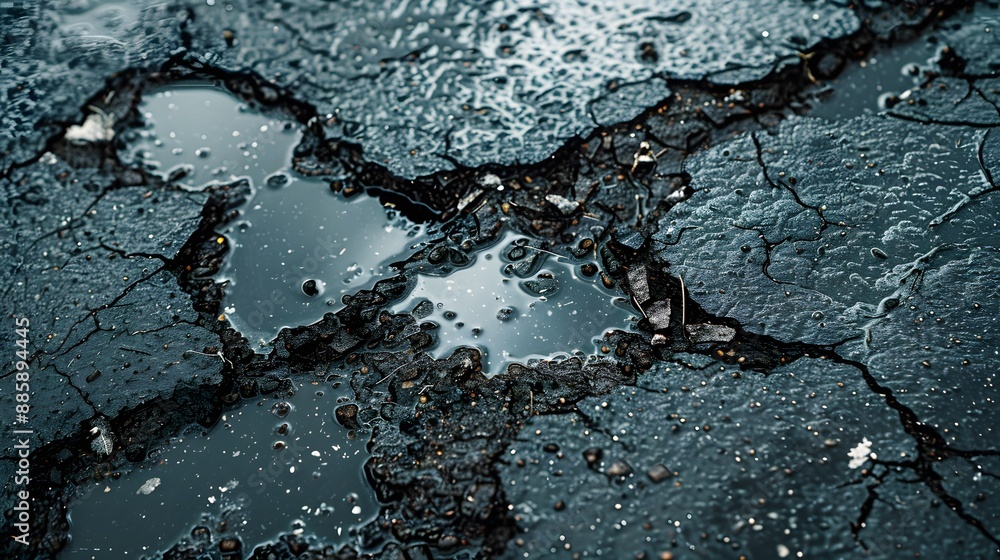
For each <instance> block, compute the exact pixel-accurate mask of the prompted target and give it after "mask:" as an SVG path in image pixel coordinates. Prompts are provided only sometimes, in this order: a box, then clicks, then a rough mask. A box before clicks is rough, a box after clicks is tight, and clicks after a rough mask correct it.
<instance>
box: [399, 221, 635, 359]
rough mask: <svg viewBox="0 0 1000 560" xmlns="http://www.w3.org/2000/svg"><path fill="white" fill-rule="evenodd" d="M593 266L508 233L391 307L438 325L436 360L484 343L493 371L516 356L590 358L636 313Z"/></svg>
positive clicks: (426, 279)
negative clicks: (605, 338) (469, 261)
mask: <svg viewBox="0 0 1000 560" xmlns="http://www.w3.org/2000/svg"><path fill="white" fill-rule="evenodd" d="M591 267H593V265H592V264H590V263H587V262H585V261H581V260H577V259H574V258H572V257H568V256H560V255H557V254H553V253H550V252H548V251H545V250H542V249H539V248H536V247H533V246H531V245H530V243H529V242H528V240H527V239H526V238H524V237H523V236H520V235H518V234H515V233H507V234H506V235H505V236H503V237H502V238H501V239H500V241H498V242H497V243H496V244H495V245H493V246H492V247H490V248H488V249H486V250H484V251H482V252H481V253H479V254H478V255H476V257H475V261H474V262H473V263H472V265H471V266H468V267H467V268H463V269H460V270H456V271H454V272H452V273H451V274H448V275H447V276H431V275H420V276H419V277H418V280H417V285H416V287H415V288H414V289H413V291H412V292H411V293H410V295H409V297H408V298H407V299H406V300H405V301H403V302H401V303H399V304H397V305H396V306H395V307H394V309H393V311H394V312H395V313H404V312H412V313H413V314H414V315H415V316H417V317H418V318H424V319H426V320H430V321H433V322H435V323H437V325H438V328H437V329H436V330H435V332H436V336H437V343H436V344H435V346H433V347H432V348H431V349H430V353H431V354H432V355H433V356H435V357H436V358H440V357H443V356H445V355H447V354H450V353H451V352H452V351H453V350H454V349H455V348H458V347H459V346H474V347H477V348H479V349H480V350H481V351H482V352H483V368H484V370H485V372H486V373H487V374H490V375H495V374H498V373H501V372H502V371H504V370H505V369H506V367H507V365H508V364H510V363H514V362H521V363H525V362H529V361H531V360H539V359H547V358H551V357H556V356H560V355H561V356H569V355H578V356H581V357H586V356H587V355H590V354H594V353H595V352H596V351H597V348H598V347H599V346H600V344H599V340H598V339H599V338H600V337H601V335H602V334H603V333H604V332H606V331H608V330H611V329H622V330H627V329H628V328H629V327H630V326H631V325H632V323H633V320H634V319H635V312H634V311H633V309H632V307H631V306H630V305H629V303H628V301H627V300H626V299H625V298H623V297H621V294H619V293H618V292H616V291H613V290H611V289H608V288H605V287H604V286H603V285H602V284H601V279H600V275H599V274H597V273H596V267H594V268H593V269H591Z"/></svg>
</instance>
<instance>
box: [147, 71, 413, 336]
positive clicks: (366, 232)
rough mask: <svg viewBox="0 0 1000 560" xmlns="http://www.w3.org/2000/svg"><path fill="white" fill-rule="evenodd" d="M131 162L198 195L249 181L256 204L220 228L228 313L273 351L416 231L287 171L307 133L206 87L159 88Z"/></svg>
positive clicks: (368, 202)
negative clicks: (278, 340)
mask: <svg viewBox="0 0 1000 560" xmlns="http://www.w3.org/2000/svg"><path fill="white" fill-rule="evenodd" d="M140 110H141V111H142V113H143V115H144V119H145V121H146V122H147V126H146V128H145V129H144V130H142V131H140V132H139V133H138V134H137V135H136V136H137V137H136V138H135V142H134V143H133V145H134V148H133V149H132V152H131V153H132V154H133V157H134V158H135V159H136V160H137V161H141V162H142V163H143V164H145V165H146V166H148V167H149V168H151V169H155V170H157V171H158V172H161V173H163V174H164V176H165V177H172V178H173V179H174V180H175V181H176V182H178V183H181V184H184V185H186V186H188V187H191V188H202V187H204V186H207V185H208V184H211V183H215V182H230V181H232V180H234V179H237V178H245V179H247V180H248V181H249V182H250V183H251V185H252V186H253V187H254V194H253V197H252V198H251V200H250V201H249V202H247V204H245V205H244V207H243V208H242V209H241V214H242V215H241V217H240V218H239V219H237V220H236V221H235V222H233V224H232V225H231V226H230V227H228V228H227V229H226V230H224V231H223V232H222V233H223V234H224V235H226V236H227V237H229V239H230V241H231V246H232V251H231V253H230V255H229V256H228V258H227V259H226V263H225V265H224V268H223V270H222V271H221V272H220V274H219V276H218V280H219V281H225V282H227V283H228V284H227V286H226V296H225V298H224V299H223V312H224V313H225V315H226V316H227V317H228V318H229V320H230V321H231V322H232V324H233V326H234V327H235V328H236V329H237V330H238V331H240V332H241V333H242V334H243V335H244V336H246V337H247V338H248V339H250V341H251V343H252V346H253V347H254V348H256V349H258V350H262V351H266V349H267V343H268V342H270V341H271V340H273V339H274V337H275V336H277V334H278V332H279V331H280V330H281V329H282V328H283V327H293V326H297V325H305V324H309V323H313V322H315V321H317V320H319V319H321V318H322V317H323V314H324V313H327V312H329V311H335V310H336V309H338V308H339V306H340V303H341V297H342V296H343V295H345V294H347V293H352V292H356V291H358V290H359V289H362V288H364V287H370V286H371V285H372V284H373V283H374V281H375V280H376V279H377V278H379V277H380V276H381V275H383V274H384V273H385V272H386V271H387V270H388V265H389V263H391V262H392V261H394V260H399V259H400V258H402V257H405V254H406V251H407V249H408V248H409V247H410V246H411V245H412V244H413V243H414V238H415V237H416V236H417V235H418V234H419V232H420V231H421V228H420V227H419V226H417V225H415V224H413V223H412V222H410V221H409V220H407V219H406V218H404V217H402V216H401V215H400V214H399V213H398V212H397V211H396V210H394V209H391V208H387V207H383V206H382V204H381V203H380V202H379V201H378V199H376V198H374V197H370V196H365V195H360V196H357V197H355V198H353V199H351V200H348V199H345V198H344V197H343V196H342V195H340V194H338V193H334V192H332V191H331V190H330V188H329V185H328V184H327V182H325V181H323V180H321V179H317V178H310V177H302V176H299V175H297V174H296V173H295V172H294V171H291V170H290V162H291V151H292V149H293V147H294V146H295V144H296V143H297V142H298V140H299V138H300V133H299V131H298V129H297V128H296V127H295V126H293V125H292V124H291V123H286V122H282V121H278V120H274V119H269V118H267V117H266V116H264V115H261V114H259V113H256V112H254V111H252V110H251V109H249V108H248V107H247V106H246V105H245V104H243V103H241V102H240V101H239V100H237V99H236V98H234V97H232V96H231V95H229V94H227V93H226V92H224V91H223V90H221V89H218V88H212V87H206V86H204V85H199V86H188V87H173V88H171V89H169V90H164V91H159V92H156V93H153V94H151V95H150V96H149V98H148V99H147V100H146V101H145V102H144V103H143V105H142V107H141V109H140Z"/></svg>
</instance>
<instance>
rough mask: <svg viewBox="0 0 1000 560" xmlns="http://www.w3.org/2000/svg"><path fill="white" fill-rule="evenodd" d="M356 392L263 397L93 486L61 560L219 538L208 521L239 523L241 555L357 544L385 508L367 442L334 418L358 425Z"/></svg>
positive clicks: (75, 515) (339, 387) (74, 512)
mask: <svg viewBox="0 0 1000 560" xmlns="http://www.w3.org/2000/svg"><path fill="white" fill-rule="evenodd" d="M351 394H352V393H351V390H350V388H349V386H348V385H347V384H346V383H344V384H341V383H339V382H336V381H334V382H333V383H332V384H331V383H322V384H316V385H306V386H304V387H301V388H300V389H299V391H298V393H297V394H296V395H295V396H294V397H291V398H289V399H287V400H279V399H275V398H265V397H261V398H259V399H258V400H257V401H256V404H249V403H248V404H247V405H245V406H243V407H242V408H240V409H238V410H235V411H232V412H229V413H228V414H227V415H225V416H224V418H223V420H222V421H221V422H219V423H218V424H216V425H215V426H214V427H213V428H211V429H209V430H208V431H207V432H205V433H204V434H202V433H198V432H199V431H200V430H201V428H196V429H191V430H189V432H188V434H186V435H183V436H181V437H179V438H175V439H174V440H173V441H171V443H170V445H168V446H167V447H166V448H165V449H164V450H163V451H162V452H160V453H159V455H158V456H156V457H153V458H152V459H153V461H155V466H153V467H152V468H145V469H135V470H133V471H132V472H131V473H129V474H127V475H125V476H122V477H121V478H119V479H115V478H114V477H113V476H112V477H110V478H106V479H105V480H102V481H99V482H96V483H92V484H91V485H89V486H88V487H86V488H84V489H83V491H82V492H83V495H82V496H81V497H79V498H77V499H76V500H75V501H74V502H72V503H71V504H70V506H69V518H70V521H71V529H70V535H71V542H70V544H69V545H68V547H67V548H66V549H65V550H64V552H63V553H62V554H61V555H60V557H61V558H68V559H84V558H86V559H107V558H139V557H141V556H142V555H152V554H154V553H156V552H158V551H162V550H164V549H166V548H169V547H170V546H171V545H173V544H174V543H176V542H177V541H178V539H179V538H182V537H184V536H187V535H189V534H190V531H191V530H192V528H193V527H195V526H198V525H206V526H208V527H210V529H211V530H212V531H213V532H214V531H216V530H217V528H216V525H217V523H210V522H209V520H210V519H212V518H213V517H214V518H216V519H218V518H221V517H223V516H226V517H228V518H229V519H234V518H235V519H238V520H239V522H238V523H237V524H236V526H230V527H228V532H230V533H231V534H234V535H235V536H237V537H238V538H239V539H240V540H241V541H242V543H243V547H244V550H252V549H253V547H254V546H256V545H258V544H260V543H262V542H266V541H269V540H273V539H275V538H277V537H278V536H279V535H280V534H284V533H288V532H290V531H293V532H308V533H312V534H322V535H324V536H325V537H326V538H327V540H328V541H330V542H337V541H341V542H344V541H346V540H348V539H350V538H351V536H350V534H351V528H352V527H355V526H358V525H360V524H362V523H364V522H366V521H368V520H370V519H372V518H373V517H374V516H375V515H376V514H377V513H378V509H379V506H378V502H377V500H376V499H375V496H374V494H373V491H372V489H371V487H370V486H369V485H368V483H367V482H366V480H365V476H364V474H363V465H364V463H365V461H366V460H367V459H368V457H369V455H368V453H367V451H366V450H365V441H367V439H368V438H367V437H364V436H363V435H361V436H359V435H358V434H355V433H353V432H352V431H350V430H348V429H347V428H345V427H344V426H342V425H341V424H339V423H338V421H337V416H338V414H339V415H340V417H341V418H342V421H343V423H344V425H346V426H352V424H355V423H357V422H358V419H357V416H356V412H357V407H356V406H355V405H353V403H350V402H349V399H350V397H349V395H351ZM338 410H339V411H340V412H339V413H338ZM234 512H235V517H234V516H233V513H234ZM227 513H228V515H226V514H227ZM215 516H217V517H215Z"/></svg>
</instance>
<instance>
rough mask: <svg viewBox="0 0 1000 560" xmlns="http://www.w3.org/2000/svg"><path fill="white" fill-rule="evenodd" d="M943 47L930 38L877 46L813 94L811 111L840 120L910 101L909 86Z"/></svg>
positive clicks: (920, 77) (870, 113)
mask: <svg viewBox="0 0 1000 560" xmlns="http://www.w3.org/2000/svg"><path fill="white" fill-rule="evenodd" d="M939 48H940V45H939V44H936V41H930V40H928V39H926V38H921V39H915V40H913V41H910V42H908V43H903V44H899V45H895V46H893V47H890V48H882V49H874V50H873V51H872V52H871V53H869V54H868V55H867V56H866V57H865V58H864V59H863V60H859V61H847V62H846V66H845V67H844V70H843V72H841V73H840V75H838V76H837V77H836V78H834V79H832V80H830V81H829V82H828V84H824V86H825V87H822V88H821V89H820V90H819V91H815V92H812V93H811V94H810V97H811V99H809V100H808V103H809V104H810V105H811V106H812V108H811V109H810V110H809V113H808V114H809V115H810V116H814V117H822V118H825V119H828V120H840V119H848V118H852V117H857V116H861V115H872V114H875V113H878V112H881V111H884V110H886V109H890V108H892V106H894V105H895V104H897V103H907V102H909V95H910V94H909V90H910V89H911V88H914V87H916V86H918V85H919V83H920V81H921V80H922V79H923V77H922V73H923V71H924V69H925V68H927V67H928V66H929V65H930V60H931V59H933V58H934V57H935V53H936V52H937V50H938V49H939Z"/></svg>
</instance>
